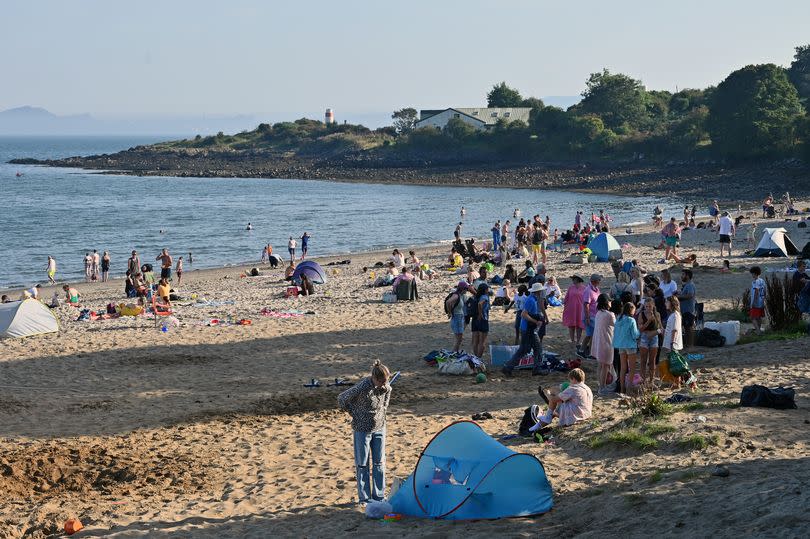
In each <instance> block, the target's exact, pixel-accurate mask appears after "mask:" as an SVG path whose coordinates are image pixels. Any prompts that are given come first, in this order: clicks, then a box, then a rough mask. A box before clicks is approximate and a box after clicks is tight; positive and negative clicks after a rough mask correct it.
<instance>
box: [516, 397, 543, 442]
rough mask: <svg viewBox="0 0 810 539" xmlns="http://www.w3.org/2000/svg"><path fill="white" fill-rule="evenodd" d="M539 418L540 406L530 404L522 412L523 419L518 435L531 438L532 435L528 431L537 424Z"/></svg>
mask: <svg viewBox="0 0 810 539" xmlns="http://www.w3.org/2000/svg"><path fill="white" fill-rule="evenodd" d="M539 416H540V406H538V405H536V404H532V405H531V406H529V407H528V408H526V410H525V411H524V412H523V419H521V420H520V426H519V427H518V434H520V435H521V436H531V435H532V433H531V432H529V429H530V428H532V427H533V426H535V425H536V424H537V418H538V417H539Z"/></svg>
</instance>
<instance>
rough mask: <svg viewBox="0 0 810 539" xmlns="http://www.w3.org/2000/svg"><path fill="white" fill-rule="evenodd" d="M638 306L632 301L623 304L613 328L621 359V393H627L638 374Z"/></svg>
mask: <svg viewBox="0 0 810 539" xmlns="http://www.w3.org/2000/svg"><path fill="white" fill-rule="evenodd" d="M635 313H636V306H635V305H634V304H632V303H625V304H624V305H622V313H621V314H620V315H619V317H618V318H617V319H616V322H615V324H614V330H613V332H614V333H613V348H614V349H615V350H617V351H618V352H619V357H620V360H621V363H620V365H621V366H620V367H619V393H627V388H628V387H629V386H630V385H632V384H633V378H634V377H635V374H636V361H637V359H638V358H637V357H636V350H638V338H639V336H640V335H641V333H640V332H639V330H638V325H637V324H636V319H635V318H634V315H635Z"/></svg>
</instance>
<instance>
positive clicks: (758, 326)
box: [748, 266, 765, 333]
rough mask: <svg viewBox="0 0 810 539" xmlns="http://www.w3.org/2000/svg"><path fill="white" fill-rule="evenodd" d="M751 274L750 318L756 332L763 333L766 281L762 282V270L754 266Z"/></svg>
mask: <svg viewBox="0 0 810 539" xmlns="http://www.w3.org/2000/svg"><path fill="white" fill-rule="evenodd" d="M750 272H751V279H752V282H751V305H750V309H749V311H748V316H749V317H750V318H751V323H752V324H753V325H754V332H757V333H762V319H763V318H765V281H764V280H762V277H761V275H762V269H761V268H760V267H759V266H754V267H752V268H751V270H750Z"/></svg>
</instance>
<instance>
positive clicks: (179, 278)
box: [174, 256, 183, 286]
mask: <svg viewBox="0 0 810 539" xmlns="http://www.w3.org/2000/svg"><path fill="white" fill-rule="evenodd" d="M174 272H175V273H176V274H177V286H180V283H181V282H182V281H183V257H182V256H181V257H178V258H177V266H175V268H174Z"/></svg>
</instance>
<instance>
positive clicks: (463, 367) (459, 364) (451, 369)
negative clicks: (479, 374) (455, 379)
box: [439, 359, 473, 376]
mask: <svg viewBox="0 0 810 539" xmlns="http://www.w3.org/2000/svg"><path fill="white" fill-rule="evenodd" d="M439 373H440V374H453V375H456V376H460V375H463V374H473V370H472V368H470V364H469V363H467V361H466V360H463V359H456V360H454V361H445V362H443V363H439Z"/></svg>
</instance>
